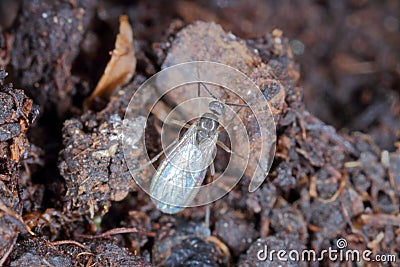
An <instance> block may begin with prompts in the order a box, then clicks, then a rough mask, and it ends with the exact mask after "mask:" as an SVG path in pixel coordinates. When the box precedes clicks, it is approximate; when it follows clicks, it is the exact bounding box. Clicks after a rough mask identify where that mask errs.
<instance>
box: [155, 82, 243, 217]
mask: <svg viewBox="0 0 400 267" xmlns="http://www.w3.org/2000/svg"><path fill="white" fill-rule="evenodd" d="M201 84H202V86H203V88H205V90H206V91H207V92H208V93H209V94H210V95H211V96H212V97H213V98H214V99H216V97H215V96H214V95H213V94H212V93H211V92H210V91H209V89H207V87H206V86H205V85H204V84H203V83H201ZM224 105H233V106H244V105H241V104H228V103H225V104H223V103H222V102H220V101H218V100H214V101H211V102H210V103H209V106H208V109H209V111H210V112H206V113H204V114H202V116H201V117H200V118H199V119H198V120H197V121H196V122H195V123H193V124H192V125H191V126H190V127H189V128H188V130H187V131H186V133H185V134H184V135H183V136H182V138H180V139H179V140H176V143H172V144H171V145H172V147H171V149H170V151H169V153H168V156H166V157H165V158H164V159H163V161H162V162H161V164H160V165H159V167H158V169H157V171H156V172H155V174H154V176H153V178H152V180H151V185H150V195H151V196H152V200H153V202H154V203H155V204H156V206H157V208H158V209H159V210H161V211H162V212H164V213H169V214H174V213H177V212H179V211H181V210H183V209H184V208H185V207H186V206H188V205H189V204H190V203H192V201H193V200H194V198H195V197H196V194H197V192H198V189H199V186H201V185H202V183H203V181H204V178H205V176H206V172H207V168H208V167H210V168H211V176H213V174H214V170H213V160H214V157H215V155H216V145H217V142H218V135H219V131H220V122H219V116H221V115H224V114H225V107H224ZM220 145H221V147H222V148H224V149H225V150H226V151H228V152H231V151H229V148H227V147H226V146H224V145H223V144H220ZM167 149H168V148H167ZM171 202H173V203H174V204H175V205H172V204H168V203H171Z"/></svg>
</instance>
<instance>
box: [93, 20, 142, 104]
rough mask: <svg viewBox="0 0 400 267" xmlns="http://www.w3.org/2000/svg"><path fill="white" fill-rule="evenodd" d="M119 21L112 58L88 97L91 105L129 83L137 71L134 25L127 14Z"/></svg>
mask: <svg viewBox="0 0 400 267" xmlns="http://www.w3.org/2000/svg"><path fill="white" fill-rule="evenodd" d="M119 22H120V25H119V34H118V35H117V40H116V41H115V48H114V50H113V51H111V53H110V54H111V59H110V61H109V62H108V64H107V67H106V69H105V70H104V73H103V75H102V76H101V78H100V81H99V82H98V83H97V86H96V88H95V90H94V91H93V93H92V95H91V96H90V97H89V99H88V100H89V101H88V104H89V105H90V104H91V103H92V102H93V100H94V99H95V98H96V97H102V98H108V97H109V96H110V95H111V93H112V92H113V91H114V90H115V89H116V88H118V87H119V86H122V85H125V84H127V83H128V82H129V80H130V79H131V78H132V76H133V74H134V73H135V69H136V57H135V50H134V47H133V34H132V27H131V25H130V24H129V21H128V16H126V15H123V16H120V18H119Z"/></svg>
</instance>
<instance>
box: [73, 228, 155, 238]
mask: <svg viewBox="0 0 400 267" xmlns="http://www.w3.org/2000/svg"><path fill="white" fill-rule="evenodd" d="M127 233H142V234H145V235H147V236H151V237H154V236H155V233H152V232H146V231H141V230H138V229H137V228H135V227H132V228H125V227H122V228H115V229H111V230H109V231H107V232H104V233H102V234H99V235H82V234H77V235H76V237H81V238H87V239H98V238H105V237H110V236H112V235H118V234H127Z"/></svg>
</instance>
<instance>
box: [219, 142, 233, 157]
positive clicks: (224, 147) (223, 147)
mask: <svg viewBox="0 0 400 267" xmlns="http://www.w3.org/2000/svg"><path fill="white" fill-rule="evenodd" d="M217 145H219V146H220V147H221V148H222V149H223V150H225V151H226V152H228V153H231V154H233V151H232V150H231V149H230V148H229V147H227V146H226V145H225V144H224V143H222V142H221V141H219V140H218V141H217Z"/></svg>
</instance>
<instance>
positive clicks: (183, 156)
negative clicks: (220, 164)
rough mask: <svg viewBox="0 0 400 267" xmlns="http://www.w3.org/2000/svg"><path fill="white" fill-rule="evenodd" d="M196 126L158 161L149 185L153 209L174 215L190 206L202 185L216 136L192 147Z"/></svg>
mask: <svg viewBox="0 0 400 267" xmlns="http://www.w3.org/2000/svg"><path fill="white" fill-rule="evenodd" d="M196 132H197V126H196V125H195V124H194V125H192V126H191V127H190V128H189V129H188V131H187V132H186V133H185V134H184V135H183V137H182V138H181V140H179V142H178V143H177V144H176V145H175V146H174V147H173V148H172V150H171V152H170V153H168V156H167V157H166V158H165V159H164V160H163V161H162V162H161V164H160V166H159V167H158V169H157V171H156V173H155V174H154V176H153V179H152V181H151V185H150V195H151V196H152V199H153V202H155V204H156V205H157V208H158V209H160V210H161V211H163V212H165V213H177V212H179V211H180V210H182V209H183V208H184V207H186V206H188V205H190V203H191V202H192V201H193V199H194V197H195V196H196V194H197V192H198V190H199V186H200V185H201V184H202V183H203V180H204V177H205V174H206V171H207V167H208V165H209V163H210V160H212V156H213V153H214V150H215V145H216V142H217V138H218V136H215V137H213V138H210V139H206V140H204V142H202V143H200V144H198V145H197V144H196Z"/></svg>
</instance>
